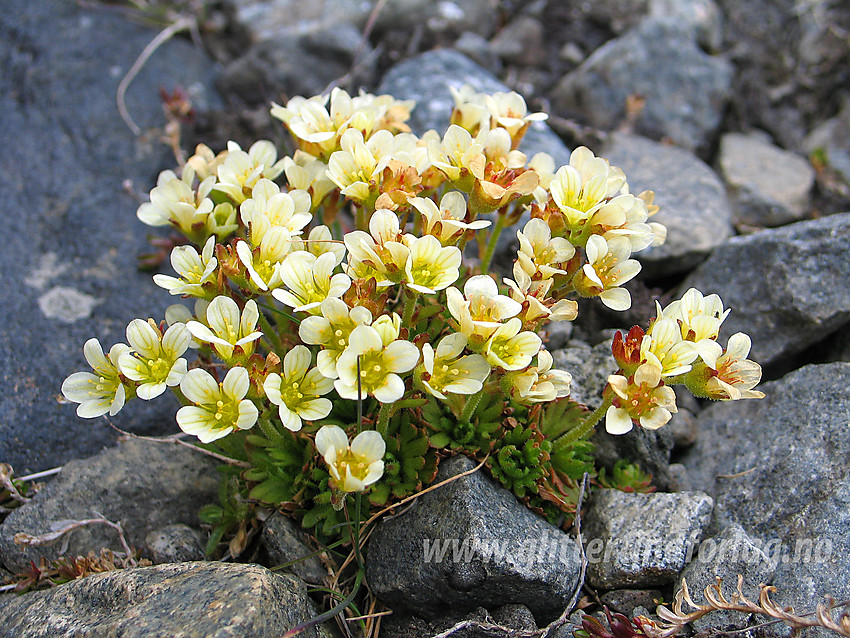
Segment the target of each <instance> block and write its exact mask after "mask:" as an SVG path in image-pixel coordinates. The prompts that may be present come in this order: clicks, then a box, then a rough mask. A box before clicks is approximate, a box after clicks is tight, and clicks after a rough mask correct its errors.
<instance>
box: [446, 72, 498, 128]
mask: <svg viewBox="0 0 850 638" xmlns="http://www.w3.org/2000/svg"><path fill="white" fill-rule="evenodd" d="M449 91H451V94H452V98H453V99H454V103H455V105H454V110H453V111H452V124H457V125H458V126H460V127H462V128H465V129H466V130H467V131H470V132H471V133H476V132H477V131H479V130H480V129H481V128H482V127H483V128H487V127H488V126H489V124H490V110H489V109H488V108H487V103H486V97H487V96H486V95H484V94H483V93H478V92H477V91H476V90H475V89H473V88H472V87H471V86H469V85H468V84H464V85H463V86H461V87H460V89H459V90H458V89H456V88H454V87H453V86H449Z"/></svg>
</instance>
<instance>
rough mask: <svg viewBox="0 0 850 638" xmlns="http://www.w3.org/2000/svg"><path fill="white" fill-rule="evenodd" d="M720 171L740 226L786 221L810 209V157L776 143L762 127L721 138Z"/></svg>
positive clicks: (811, 182)
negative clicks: (761, 130)
mask: <svg viewBox="0 0 850 638" xmlns="http://www.w3.org/2000/svg"><path fill="white" fill-rule="evenodd" d="M718 165H719V167H720V175H721V177H722V178H723V181H724V182H725V183H726V186H727V188H728V189H729V192H730V195H731V199H732V207H733V210H734V212H735V215H734V222H735V225H737V226H781V225H782V224H787V223H790V222H794V221H800V220H801V219H804V218H805V217H807V216H808V214H809V212H810V211H809V193H810V192H811V190H812V186H813V185H814V183H815V171H814V169H813V168H812V166H811V164H809V162H808V161H806V159H805V158H803V157H800V156H799V155H797V154H796V153H790V152H788V151H785V150H782V149H781V148H779V147H778V146H774V145H773V144H772V143H771V142H770V139H769V138H768V137H767V136H766V135H764V134H762V133H760V132H753V133H749V134H747V135H744V134H741V133H727V134H726V135H724V136H723V137H722V138H720V153H719V157H718Z"/></svg>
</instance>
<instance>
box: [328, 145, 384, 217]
mask: <svg viewBox="0 0 850 638" xmlns="http://www.w3.org/2000/svg"><path fill="white" fill-rule="evenodd" d="M340 145H341V146H342V149H343V150H341V151H336V152H335V153H334V154H333V155H331V157H330V160H328V177H329V178H330V179H331V181H333V182H334V183H335V184H336V185H337V186H338V187H339V188H340V192H341V193H342V194H343V195H345V196H346V197H348V198H349V199H351V200H353V201H355V202H358V203H362V202H366V201H367V200H369V198H370V196H374V195H377V185H376V183H375V180H376V177H377V176H378V175H379V173H380V172H381V171H382V170H384V168H385V167H386V166H387V164H388V163H389V161H390V159H392V146H393V135H392V133H390V132H389V131H377V132H376V133H375V134H374V135H373V136H372V137H370V138H369V139H368V140H364V139H363V134H362V133H361V132H360V131H358V130H357V129H348V130H347V131H346V132H345V133H343V134H342V137H341V138H340Z"/></svg>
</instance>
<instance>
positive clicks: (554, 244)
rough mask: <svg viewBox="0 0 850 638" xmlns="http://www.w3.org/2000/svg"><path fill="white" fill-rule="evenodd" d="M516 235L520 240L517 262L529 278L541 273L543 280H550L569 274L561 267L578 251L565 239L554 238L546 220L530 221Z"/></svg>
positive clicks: (536, 219)
mask: <svg viewBox="0 0 850 638" xmlns="http://www.w3.org/2000/svg"><path fill="white" fill-rule="evenodd" d="M516 235H517V239H519V252H518V253H517V262H518V263H519V265H520V267H521V268H522V269H523V270H524V271H525V272H526V273H527V274H528V276H529V277H532V278H533V277H534V276H535V275H536V274H538V273H540V277H541V278H542V279H549V278H551V277H553V276H555V275H565V274H567V272H566V271H565V270H564V269H563V268H559V266H561V265H562V264H563V263H564V262H566V261H569V260H570V259H571V258H572V256H573V255H575V252H576V250H575V248H574V247H573V245H572V244H571V243H570V242H568V241H567V240H566V239H564V238H563V237H555V238H553V237H552V231H551V229H550V228H549V224H547V223H546V222H545V221H544V220H542V219H538V218H535V219H530V220H529V221H528V223H527V224H526V225H525V228H523V230H521V231H519V230H518V231H517V233H516Z"/></svg>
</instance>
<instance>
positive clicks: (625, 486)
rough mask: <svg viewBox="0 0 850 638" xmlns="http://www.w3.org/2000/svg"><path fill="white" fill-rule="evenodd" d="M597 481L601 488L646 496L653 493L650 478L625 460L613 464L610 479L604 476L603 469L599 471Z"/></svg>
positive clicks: (653, 489)
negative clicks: (639, 493)
mask: <svg viewBox="0 0 850 638" xmlns="http://www.w3.org/2000/svg"><path fill="white" fill-rule="evenodd" d="M598 480H599V483H600V485H602V486H603V487H613V488H615V489H618V490H620V491H622V492H641V493H642V494H648V493H649V492H654V491H655V487H654V486H653V485H652V476H651V475H649V474H647V473H645V472H643V471H642V470H641V469H640V467H639V466H638V465H637V463H630V462H629V461H627V460H626V459H620V460H618V461H617V462H616V463H614V467H613V468H612V469H611V476H610V478H609V477H608V476H606V472H605V468H602V469H601V470H600V471H599V479H598Z"/></svg>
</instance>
